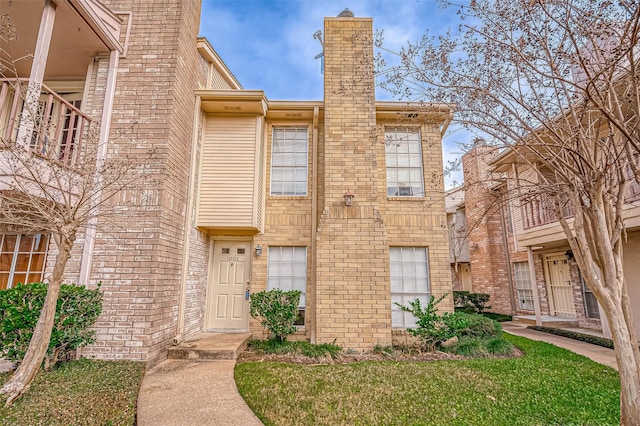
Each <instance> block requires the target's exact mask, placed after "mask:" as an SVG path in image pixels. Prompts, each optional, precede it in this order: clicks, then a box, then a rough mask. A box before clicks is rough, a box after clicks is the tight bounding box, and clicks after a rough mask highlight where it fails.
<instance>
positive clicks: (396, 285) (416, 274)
mask: <svg viewBox="0 0 640 426" xmlns="http://www.w3.org/2000/svg"><path fill="white" fill-rule="evenodd" d="M389 258H390V263H389V268H390V275H391V326H392V327H393V328H407V327H409V328H411V327H415V325H416V321H415V318H414V317H413V316H412V315H411V314H410V313H408V312H402V311H401V310H400V308H398V306H396V302H397V303H399V304H401V305H404V306H408V305H409V302H411V301H413V300H415V299H419V300H420V302H421V304H422V306H426V305H427V303H429V295H430V286H429V253H428V249H427V248H426V247H390V248H389Z"/></svg>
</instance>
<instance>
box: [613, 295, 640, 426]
mask: <svg viewBox="0 0 640 426" xmlns="http://www.w3.org/2000/svg"><path fill="white" fill-rule="evenodd" d="M605 305H608V306H606V308H605V313H607V320H608V321H609V326H610V328H611V336H612V337H613V344H614V347H615V354H616V362H617V364H618V371H619V372H620V424H621V425H625V426H638V425H640V364H639V361H640V360H638V358H637V353H638V342H637V341H632V339H631V335H632V334H633V333H632V331H631V330H630V329H629V325H628V324H627V321H626V318H625V316H624V312H623V309H622V302H621V301H617V300H614V297H610V298H607V300H605Z"/></svg>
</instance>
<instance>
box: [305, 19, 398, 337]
mask: <svg viewBox="0 0 640 426" xmlns="http://www.w3.org/2000/svg"><path fill="white" fill-rule="evenodd" d="M324 34H325V38H324V57H325V74H324V107H325V108H324V111H325V115H324V194H321V200H324V205H323V211H322V215H321V217H320V221H319V227H318V243H317V250H316V256H317V257H316V259H317V268H316V271H317V275H316V297H317V299H316V341H318V342H332V341H333V340H334V339H336V343H337V344H338V345H342V346H344V347H349V348H354V349H370V348H372V347H373V346H374V345H390V344H391V317H390V315H391V314H390V308H391V300H390V289H389V270H388V268H389V267H388V263H389V251H388V246H387V233H386V229H385V225H384V223H383V220H382V215H381V214H380V211H379V209H378V205H377V201H376V199H377V196H378V194H377V192H378V190H377V183H378V179H379V178H380V177H379V176H378V173H377V171H376V170H377V167H376V164H377V161H378V159H377V158H376V139H375V135H376V108H375V81H374V64H373V22H372V19H371V18H356V17H353V14H352V13H351V12H350V11H348V10H345V11H343V12H342V13H341V14H340V15H339V16H338V17H336V18H325V24H324ZM347 191H350V192H351V193H353V194H354V195H355V199H354V201H353V204H352V205H351V206H347V205H346V204H345V202H344V195H345V193H346V192H347Z"/></svg>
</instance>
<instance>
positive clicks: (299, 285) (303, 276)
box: [267, 247, 307, 325]
mask: <svg viewBox="0 0 640 426" xmlns="http://www.w3.org/2000/svg"><path fill="white" fill-rule="evenodd" d="M274 288H279V289H280V290H283V291H289V290H300V291H301V292H302V294H301V295H300V305H299V306H298V313H299V316H298V320H297V321H296V322H295V325H304V314H305V306H306V297H305V296H306V292H307V248H306V247H269V255H268V260H267V289H268V290H273V289H274Z"/></svg>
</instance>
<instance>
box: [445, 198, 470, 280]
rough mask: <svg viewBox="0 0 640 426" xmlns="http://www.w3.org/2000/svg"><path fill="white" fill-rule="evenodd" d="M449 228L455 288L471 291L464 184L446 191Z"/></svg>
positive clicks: (452, 274) (450, 254)
mask: <svg viewBox="0 0 640 426" xmlns="http://www.w3.org/2000/svg"><path fill="white" fill-rule="evenodd" d="M444 202H445V207H446V209H447V229H448V231H449V262H450V263H451V281H452V283H453V289H454V290H463V291H471V289H472V286H471V263H470V260H469V238H468V231H469V229H468V227H467V216H466V213H465V204H464V186H459V187H457V188H453V189H450V190H448V191H447V192H446V193H445V198H444Z"/></svg>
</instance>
